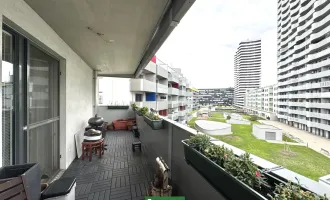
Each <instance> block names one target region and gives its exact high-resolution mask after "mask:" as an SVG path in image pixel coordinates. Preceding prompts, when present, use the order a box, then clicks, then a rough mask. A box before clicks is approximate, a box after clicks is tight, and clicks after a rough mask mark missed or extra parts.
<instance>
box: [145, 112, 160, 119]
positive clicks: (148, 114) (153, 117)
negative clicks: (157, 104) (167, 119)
mask: <svg viewBox="0 0 330 200" xmlns="http://www.w3.org/2000/svg"><path fill="white" fill-rule="evenodd" d="M146 117H148V118H149V119H151V120H160V119H161V118H160V117H159V116H158V115H156V114H154V113H151V112H149V113H147V114H146Z"/></svg>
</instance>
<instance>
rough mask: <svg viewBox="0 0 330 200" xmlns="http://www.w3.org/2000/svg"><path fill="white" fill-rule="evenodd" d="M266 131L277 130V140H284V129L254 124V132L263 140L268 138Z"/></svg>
mask: <svg viewBox="0 0 330 200" xmlns="http://www.w3.org/2000/svg"><path fill="white" fill-rule="evenodd" d="M266 132H275V135H276V139H275V140H276V141H282V130H281V129H270V128H259V127H258V126H256V125H253V128H252V134H253V135H254V136H255V137H256V138H258V139H261V140H265V139H266Z"/></svg>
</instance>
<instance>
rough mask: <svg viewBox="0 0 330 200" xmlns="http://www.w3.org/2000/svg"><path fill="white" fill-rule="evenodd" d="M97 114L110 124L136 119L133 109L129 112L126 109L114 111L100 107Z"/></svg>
mask: <svg viewBox="0 0 330 200" xmlns="http://www.w3.org/2000/svg"><path fill="white" fill-rule="evenodd" d="M97 113H98V115H99V116H101V117H103V119H104V121H105V122H110V123H111V122H113V121H115V120H118V119H128V118H134V117H135V113H134V111H133V110H132V109H131V108H129V109H127V110H125V109H118V110H114V109H108V107H107V106H98V107H97Z"/></svg>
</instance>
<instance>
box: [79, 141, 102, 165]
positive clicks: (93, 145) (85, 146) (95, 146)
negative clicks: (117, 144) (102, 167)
mask: <svg viewBox="0 0 330 200" xmlns="http://www.w3.org/2000/svg"><path fill="white" fill-rule="evenodd" d="M81 148H82V156H81V159H82V160H84V158H85V154H86V156H87V155H88V157H89V161H92V154H93V150H95V154H97V152H99V157H100V158H101V156H102V155H103V154H104V138H102V139H100V140H97V141H84V142H82V143H81Z"/></svg>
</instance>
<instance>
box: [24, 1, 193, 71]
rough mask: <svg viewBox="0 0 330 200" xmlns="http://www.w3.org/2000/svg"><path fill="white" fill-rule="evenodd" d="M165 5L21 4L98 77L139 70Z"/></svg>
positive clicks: (144, 3) (104, 3)
mask: <svg viewBox="0 0 330 200" xmlns="http://www.w3.org/2000/svg"><path fill="white" fill-rule="evenodd" d="M168 1H169V0H25V2H26V3H27V4H29V6H30V7H31V8H32V9H34V10H35V11H36V12H37V13H38V14H39V15H40V16H41V17H42V18H43V19H44V20H45V21H46V22H47V23H48V24H49V25H50V26H51V27H52V28H53V29H54V30H55V31H56V32H57V34H58V35H59V36H60V37H61V38H62V39H63V40H64V41H65V42H66V43H67V44H68V45H69V46H70V47H71V48H72V49H73V50H74V51H75V52H76V53H77V54H78V55H80V57H82V58H83V59H84V60H85V62H86V63H87V64H89V65H90V66H91V67H92V68H93V69H96V70H100V72H99V74H104V75H108V76H111V75H115V76H116V75H123V76H127V77H129V76H132V75H135V74H136V73H137V69H138V68H141V66H140V65H141V60H142V59H143V58H144V56H145V52H146V51H147V50H148V49H147V48H148V47H149V44H150V42H151V40H152V39H153V38H154V33H155V30H156V28H157V27H158V24H159V23H161V20H162V18H163V16H164V13H165V12H166V11H167V10H168V8H169V7H170V6H168V5H170V4H168ZM183 2H185V0H183V1H181V4H183ZM192 2H194V1H190V2H189V4H192ZM190 6H191V5H189V6H185V9H186V11H187V10H188V9H189V8H190ZM177 7H178V6H176V8H177ZM182 7H183V6H182ZM186 11H185V12H186ZM178 12H179V11H178ZM185 12H184V13H185ZM184 13H183V14H182V11H181V15H182V16H183V15H184ZM171 14H172V12H171ZM182 16H181V17H182ZM181 17H180V19H181ZM170 32H171V31H170ZM167 36H168V35H167ZM167 36H166V38H167ZM158 48H159V46H158ZM152 53H155V52H152ZM148 56H149V55H148ZM150 56H151V55H150ZM150 56H149V57H148V58H146V60H147V59H149V60H150ZM143 67H144V66H143ZM143 67H142V68H143Z"/></svg>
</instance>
